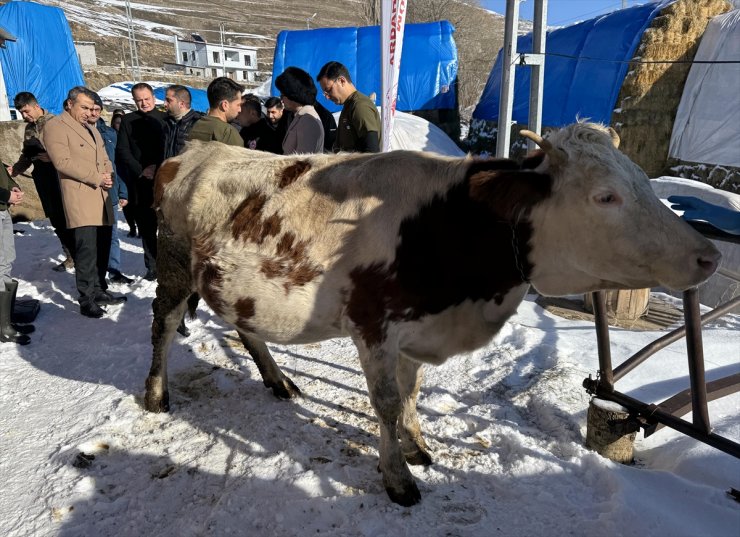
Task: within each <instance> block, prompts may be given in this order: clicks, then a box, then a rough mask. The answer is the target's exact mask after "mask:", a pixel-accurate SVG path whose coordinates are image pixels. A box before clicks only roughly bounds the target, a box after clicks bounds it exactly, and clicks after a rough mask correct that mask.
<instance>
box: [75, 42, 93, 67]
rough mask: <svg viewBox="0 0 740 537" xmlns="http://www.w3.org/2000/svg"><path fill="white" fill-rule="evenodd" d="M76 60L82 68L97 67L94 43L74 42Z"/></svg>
mask: <svg viewBox="0 0 740 537" xmlns="http://www.w3.org/2000/svg"><path fill="white" fill-rule="evenodd" d="M74 43H75V50H76V51H77V59H78V60H80V65H81V66H82V67H87V66H90V65H98V57H97V55H96V54H95V43H93V42H92V41H75V42H74Z"/></svg>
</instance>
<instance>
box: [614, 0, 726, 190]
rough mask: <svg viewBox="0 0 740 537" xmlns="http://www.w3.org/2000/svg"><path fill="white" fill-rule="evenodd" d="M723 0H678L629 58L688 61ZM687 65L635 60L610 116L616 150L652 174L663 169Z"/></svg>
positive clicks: (723, 6) (722, 9) (657, 19)
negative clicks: (615, 133) (616, 138)
mask: <svg viewBox="0 0 740 537" xmlns="http://www.w3.org/2000/svg"><path fill="white" fill-rule="evenodd" d="M731 7H732V6H731V5H730V4H729V3H728V2H726V1H725V0H678V1H677V2H675V3H673V4H671V5H669V6H667V7H666V8H665V9H663V10H662V11H661V13H660V14H659V16H657V17H655V19H653V22H652V24H651V26H650V28H648V29H647V30H645V32H644V33H643V36H642V39H641V41H640V45H639V46H638V48H637V51H636V52H635V56H634V58H633V59H634V60H641V61H657V60H668V61H690V60H693V58H694V55H695V54H696V50H697V48H698V46H699V41H700V40H701V36H702V35H703V34H704V30H705V29H706V27H707V24H708V23H709V21H710V20H711V19H712V18H713V17H715V16H717V15H719V14H721V13H725V12H727V11H729V10H730V9H731ZM690 67H691V64H690V63H635V64H633V65H631V67H630V71H629V72H628V73H627V76H626V77H625V80H624V83H623V84H622V89H621V91H620V93H619V97H618V98H617V105H616V109H615V111H614V113H613V114H612V121H611V122H612V125H613V126H614V128H615V129H616V130H617V131H618V132H619V136H620V138H621V140H622V143H621V145H620V149H621V150H622V151H623V152H624V153H625V154H626V155H627V156H629V157H630V158H631V159H632V160H634V161H635V162H636V163H637V164H639V165H640V166H641V167H642V168H643V169H644V170H645V172H646V173H647V174H648V175H649V176H651V177H655V176H657V175H660V173H661V172H662V171H663V170H664V169H665V167H666V161H667V159H668V145H669V143H670V139H671V133H672V131H673V122H674V120H675V118H676V110H677V109H678V104H679V102H680V100H681V94H682V93H683V87H684V84H685V83H686V77H687V76H688V73H689V69H690Z"/></svg>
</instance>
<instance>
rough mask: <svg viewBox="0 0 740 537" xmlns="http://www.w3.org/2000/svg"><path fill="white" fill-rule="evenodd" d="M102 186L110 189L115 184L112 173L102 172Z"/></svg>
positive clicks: (104, 188)
mask: <svg viewBox="0 0 740 537" xmlns="http://www.w3.org/2000/svg"><path fill="white" fill-rule="evenodd" d="M99 186H100V188H102V189H103V190H110V189H111V187H112V186H113V178H112V177H111V174H110V173H101V174H100V185H99Z"/></svg>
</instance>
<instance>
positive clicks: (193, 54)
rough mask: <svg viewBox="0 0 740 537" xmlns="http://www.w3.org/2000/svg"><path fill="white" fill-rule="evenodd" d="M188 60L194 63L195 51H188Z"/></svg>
mask: <svg viewBox="0 0 740 537" xmlns="http://www.w3.org/2000/svg"><path fill="white" fill-rule="evenodd" d="M190 60H191V61H193V62H194V61H195V51H194V50H191V51H190Z"/></svg>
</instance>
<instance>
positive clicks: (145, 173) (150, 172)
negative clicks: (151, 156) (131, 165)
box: [141, 164, 157, 179]
mask: <svg viewBox="0 0 740 537" xmlns="http://www.w3.org/2000/svg"><path fill="white" fill-rule="evenodd" d="M156 170H157V167H156V166H155V165H154V164H150V165H149V166H147V167H146V168H144V169H143V170H142V172H141V176H142V177H146V178H147V179H154V172H155V171H156Z"/></svg>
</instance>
